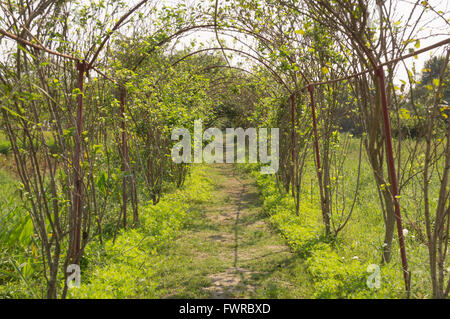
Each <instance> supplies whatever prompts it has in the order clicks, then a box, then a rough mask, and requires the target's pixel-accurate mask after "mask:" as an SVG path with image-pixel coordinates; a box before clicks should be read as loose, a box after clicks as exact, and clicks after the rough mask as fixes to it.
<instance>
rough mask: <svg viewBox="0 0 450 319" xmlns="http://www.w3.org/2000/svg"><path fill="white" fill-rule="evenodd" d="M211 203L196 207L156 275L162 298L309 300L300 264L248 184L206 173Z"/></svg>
mask: <svg viewBox="0 0 450 319" xmlns="http://www.w3.org/2000/svg"><path fill="white" fill-rule="evenodd" d="M207 173H208V175H209V176H210V177H211V178H212V180H213V182H214V185H215V187H214V190H213V194H212V199H211V202H210V203H208V204H201V205H199V206H198V207H196V209H195V211H194V212H193V217H192V218H190V221H189V224H188V225H187V227H186V228H185V230H184V231H183V232H182V234H181V236H180V237H179V238H178V239H177V240H176V241H175V243H174V244H173V245H172V247H170V248H168V249H167V251H165V252H163V254H162V258H163V260H164V261H163V262H162V263H161V266H160V267H159V270H158V272H157V274H156V277H157V278H156V279H157V281H158V282H159V283H160V286H159V290H160V291H161V292H162V295H161V296H160V297H163V298H308V296H310V295H311V285H310V281H309V279H308V276H307V275H306V274H305V270H304V266H303V261H302V260H301V259H300V258H299V257H298V256H296V255H294V254H292V253H290V252H289V249H288V247H287V246H286V245H285V244H284V242H283V240H282V239H281V238H280V236H279V234H278V233H277V232H276V231H275V230H274V229H271V228H270V226H269V222H268V218H267V216H266V215H265V214H264V213H263V211H262V208H261V206H262V203H261V201H260V200H259V198H258V193H257V190H256V189H255V187H254V186H253V183H252V180H251V179H250V178H249V177H247V176H243V175H242V174H238V173H237V171H236V170H235V169H234V167H233V166H231V165H212V166H209V167H208V168H207Z"/></svg>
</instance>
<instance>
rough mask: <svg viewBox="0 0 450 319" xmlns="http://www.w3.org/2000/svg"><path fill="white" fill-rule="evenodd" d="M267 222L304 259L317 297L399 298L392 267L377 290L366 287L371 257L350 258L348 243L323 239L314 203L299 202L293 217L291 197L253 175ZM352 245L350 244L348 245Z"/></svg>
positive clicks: (271, 181) (385, 269)
mask: <svg viewBox="0 0 450 319" xmlns="http://www.w3.org/2000/svg"><path fill="white" fill-rule="evenodd" d="M252 174H253V175H254V177H255V179H256V182H257V185H258V188H259V190H260V193H261V196H262V198H263V200H264V209H265V211H266V212H267V213H268V214H269V215H270V221H271V223H272V224H273V225H274V227H275V228H276V229H278V231H279V232H280V233H281V235H282V237H283V238H285V240H286V242H287V244H288V245H289V247H290V248H291V250H292V251H293V252H295V253H298V254H300V255H301V256H302V257H304V258H306V266H307V271H308V273H309V274H310V275H311V277H312V279H313V282H314V288H315V291H314V297H316V298H396V297H399V296H401V295H400V293H401V289H402V286H401V283H402V281H401V278H399V272H398V269H396V268H395V267H394V266H393V265H391V266H383V267H381V268H380V276H381V277H380V278H381V281H380V287H379V288H369V287H368V285H367V279H368V278H369V276H370V275H371V274H372V273H373V272H369V271H368V266H369V265H371V264H377V262H375V261H373V260H370V258H368V257H367V258H364V257H362V258H360V257H358V256H354V255H352V252H353V249H351V248H349V247H348V243H346V242H342V241H341V242H340V241H332V240H331V239H330V238H327V237H326V236H324V227H323V226H322V224H321V211H320V207H319V205H318V204H317V203H314V202H311V201H309V200H303V201H301V202H300V209H299V216H297V215H296V214H295V204H294V200H293V198H292V197H291V196H290V195H288V194H283V193H282V192H280V190H279V189H278V187H277V185H276V181H275V179H274V178H273V177H272V176H268V175H261V174H259V172H258V171H254V172H253V173H252ZM350 246H351V244H350Z"/></svg>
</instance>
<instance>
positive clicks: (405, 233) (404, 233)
mask: <svg viewBox="0 0 450 319" xmlns="http://www.w3.org/2000/svg"><path fill="white" fill-rule="evenodd" d="M408 233H409V231H408V230H407V229H406V228H403V237H406V236H408Z"/></svg>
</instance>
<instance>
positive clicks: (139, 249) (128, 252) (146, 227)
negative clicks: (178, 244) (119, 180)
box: [69, 167, 212, 298]
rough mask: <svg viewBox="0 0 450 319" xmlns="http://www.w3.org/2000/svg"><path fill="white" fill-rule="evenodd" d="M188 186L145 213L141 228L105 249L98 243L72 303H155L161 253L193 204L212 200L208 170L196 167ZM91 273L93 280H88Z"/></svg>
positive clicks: (89, 255)
mask: <svg viewBox="0 0 450 319" xmlns="http://www.w3.org/2000/svg"><path fill="white" fill-rule="evenodd" d="M193 170H195V173H194V174H192V175H191V176H190V177H189V178H188V180H187V183H186V186H185V187H184V188H183V189H181V190H178V191H176V192H174V193H172V194H168V195H166V196H165V197H163V198H162V199H161V201H160V202H159V203H158V204H157V205H155V206H154V205H152V204H151V203H147V204H145V205H143V206H142V207H141V209H140V212H141V226H140V227H139V228H137V229H130V230H126V231H122V233H120V234H119V235H118V236H117V239H116V241H115V243H114V244H113V240H112V239H110V240H108V241H107V242H106V243H105V245H104V246H103V247H102V245H100V243H98V242H93V243H92V244H91V245H90V246H89V247H88V249H87V251H86V254H85V258H86V262H87V264H88V265H87V267H86V268H85V269H83V267H82V278H81V280H82V285H81V287H80V288H72V289H71V290H70V292H69V297H71V298H152V297H155V296H156V290H157V282H155V281H154V280H152V275H153V273H154V267H155V266H156V265H155V263H156V261H157V258H156V257H157V256H158V253H159V251H160V249H161V248H162V247H164V246H166V245H169V244H170V243H171V242H173V240H174V239H175V238H176V237H177V235H178V232H179V231H180V229H181V228H182V227H183V224H184V222H185V221H186V220H187V219H188V218H190V211H191V209H192V208H193V205H195V203H198V202H202V201H206V200H208V199H209V196H210V190H211V185H212V184H211V182H210V180H209V179H208V178H207V176H206V175H205V173H204V169H203V168H202V167H194V168H193ZM91 263H92V264H91ZM84 274H88V275H87V276H88V277H83V275H84Z"/></svg>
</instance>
